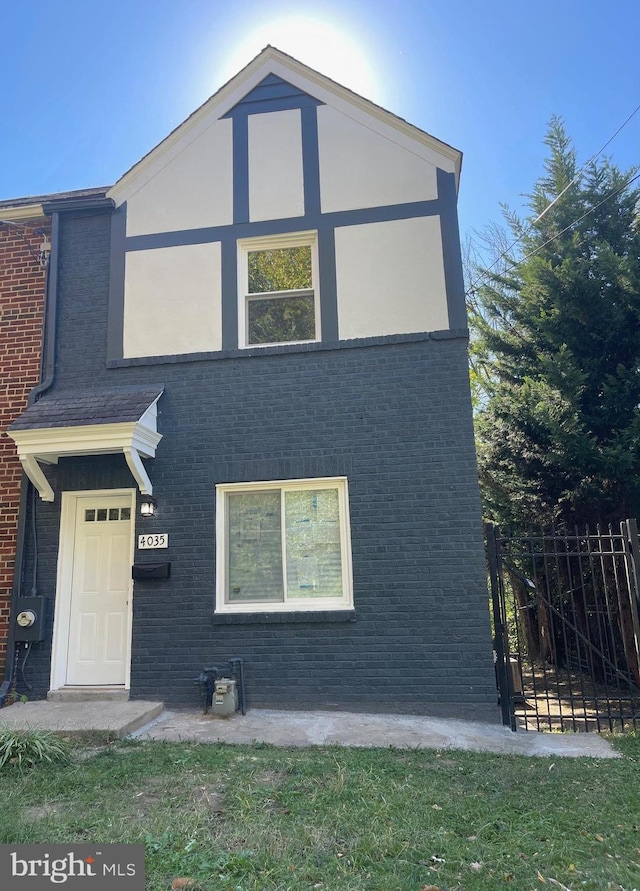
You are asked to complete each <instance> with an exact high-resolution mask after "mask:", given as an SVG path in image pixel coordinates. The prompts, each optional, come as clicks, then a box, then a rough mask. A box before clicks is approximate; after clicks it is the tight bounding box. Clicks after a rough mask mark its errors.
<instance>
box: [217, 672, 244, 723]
mask: <svg viewBox="0 0 640 891" xmlns="http://www.w3.org/2000/svg"><path fill="white" fill-rule="evenodd" d="M211 711H212V712H213V713H214V715H222V716H223V717H228V716H229V715H232V714H234V712H237V711H238V690H237V687H236V682H235V680H234V679H233V678H218V680H217V681H216V682H215V686H214V690H213V701H212V703H211Z"/></svg>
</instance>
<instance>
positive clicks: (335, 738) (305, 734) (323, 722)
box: [0, 700, 619, 758]
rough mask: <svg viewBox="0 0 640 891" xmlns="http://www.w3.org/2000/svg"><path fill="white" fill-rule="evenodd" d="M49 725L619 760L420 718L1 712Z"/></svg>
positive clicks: (93, 707)
mask: <svg viewBox="0 0 640 891" xmlns="http://www.w3.org/2000/svg"><path fill="white" fill-rule="evenodd" d="M3 724H6V725H8V726H9V727H12V728H20V727H27V726H31V727H42V728H46V729H50V730H55V731H60V732H65V733H68V734H70V735H73V734H74V733H75V734H82V733H87V732H96V733H103V734H108V735H109V736H110V737H111V738H122V737H124V736H129V735H131V736H135V737H136V738H137V739H159V740H167V741H171V742H180V741H186V740H195V741H196V742H208V743H214V742H226V743H246V744H251V743H254V742H262V743H271V744H272V745H276V746H313V745H344V746H366V747H383V748H386V747H389V746H393V747H395V748H431V749H463V750H466V751H478V752H480V751H484V752H497V753H500V754H514V755H542V756H551V757H554V758H563V757H569V758H575V757H581V756H586V757H590V758H617V757H619V755H618V753H617V752H616V751H615V749H614V748H613V747H612V746H611V744H610V743H609V742H608V741H607V740H606V739H604V738H603V737H601V736H599V735H598V734H597V733H537V732H534V731H521V732H518V733H512V732H511V731H510V730H509V729H507V728H506V727H502V726H500V725H495V724H480V723H477V722H474V721H454V720H447V719H444V718H427V717H422V716H420V717H417V716H412V715H364V714H352V713H349V712H320V711H319V712H300V711H296V712H294V711H270V710H266V709H251V710H250V711H249V712H248V714H247V715H241V714H239V713H238V714H236V715H234V716H233V717H231V718H218V717H216V716H213V715H203V714H202V713H200V712H196V711H193V710H190V711H166V710H164V711H163V707H162V703H160V702H142V701H132V702H131V701H130V702H47V701H44V700H43V701H37V702H27V703H25V704H15V705H11V706H9V707H8V708H4V709H2V710H0V729H2V725H3Z"/></svg>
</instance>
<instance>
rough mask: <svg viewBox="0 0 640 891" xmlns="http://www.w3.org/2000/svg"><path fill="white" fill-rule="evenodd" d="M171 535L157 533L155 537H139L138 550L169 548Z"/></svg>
mask: <svg viewBox="0 0 640 891" xmlns="http://www.w3.org/2000/svg"><path fill="white" fill-rule="evenodd" d="M168 547H169V535H168V534H167V533H166V532H156V533H154V534H153V535H139V536H138V548H139V550H141V551H150V550H153V549H154V548H168Z"/></svg>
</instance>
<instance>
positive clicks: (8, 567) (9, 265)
mask: <svg viewBox="0 0 640 891" xmlns="http://www.w3.org/2000/svg"><path fill="white" fill-rule="evenodd" d="M1 217H2V212H1V211H0V218H1ZM16 226H18V227H19V230H20V233H22V234H23V235H24V237H25V238H26V239H27V240H28V241H29V243H30V244H31V246H32V248H33V250H34V251H35V253H36V254H37V253H38V250H39V247H40V244H41V242H42V236H41V235H34V232H33V230H34V229H40V228H45V227H47V228H48V221H45V220H42V219H40V220H35V221H28V222H25V223H22V222H20V223H16ZM44 289H45V271H44V269H42V268H41V267H40V266H39V265H38V262H37V261H36V259H35V258H34V257H33V255H32V254H31V253H30V252H29V249H28V248H27V246H26V244H25V243H24V240H23V239H22V238H21V237H20V234H19V233H18V232H17V231H16V230H15V229H13V228H11V227H9V226H7V225H3V224H0V679H1V677H2V676H3V674H4V665H5V658H6V651H7V632H8V627H9V605H10V601H11V590H12V586H13V569H14V559H15V549H16V532H17V525H18V502H19V499H20V479H21V468H20V462H19V461H18V459H17V457H16V450H15V446H14V444H13V442H12V441H11V439H9V437H8V436H7V435H6V434H5V430H6V429H7V427H8V426H9V424H10V423H11V422H12V421H13V420H14V418H15V417H16V416H17V415H18V414H20V412H21V411H22V410H23V409H24V408H25V406H26V404H27V397H28V395H29V391H30V390H31V389H32V388H33V387H35V386H36V384H37V383H38V381H39V379H40V355H41V349H42V324H43V312H44Z"/></svg>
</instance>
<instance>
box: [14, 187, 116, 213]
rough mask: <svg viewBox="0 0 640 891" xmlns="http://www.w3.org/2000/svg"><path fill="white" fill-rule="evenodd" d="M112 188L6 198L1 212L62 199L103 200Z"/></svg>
mask: <svg viewBox="0 0 640 891" xmlns="http://www.w3.org/2000/svg"><path fill="white" fill-rule="evenodd" d="M110 188H111V186H97V187H96V188H95V189H75V190H74V191H72V192H53V193H52V194H50V195H27V196H26V197H24V198H6V199H5V200H3V201H0V211H2V210H10V209H11V208H12V207H23V206H24V205H29V204H46V203H47V202H49V201H58V200H60V199H62V198H102V197H104V196H105V195H106V194H107V192H108V191H109V189H110Z"/></svg>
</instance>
